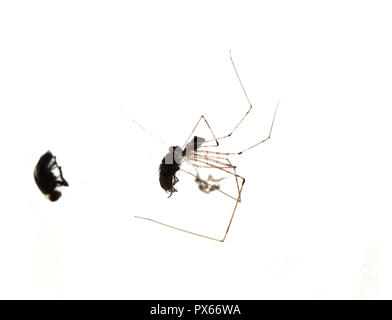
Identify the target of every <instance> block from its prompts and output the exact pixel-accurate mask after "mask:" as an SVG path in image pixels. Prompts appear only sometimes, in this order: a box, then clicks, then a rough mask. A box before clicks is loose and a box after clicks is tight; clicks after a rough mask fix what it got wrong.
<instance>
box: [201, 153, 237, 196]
mask: <svg viewBox="0 0 392 320" xmlns="http://www.w3.org/2000/svg"><path fill="white" fill-rule="evenodd" d="M195 155H196V157H197V158H202V159H204V160H207V161H212V162H214V163H218V164H223V165H225V164H224V163H223V162H221V161H219V160H216V159H222V160H225V161H226V167H225V168H231V169H232V170H233V173H234V177H235V182H236V185H237V191H238V193H239V192H240V186H239V183H238V177H239V176H238V175H237V172H236V166H233V165H232V164H231V162H230V160H229V158H224V157H219V156H206V155H203V154H202V155H200V154H198V153H197V152H195ZM195 160H196V159H195ZM239 201H240V202H241V198H240V200H239Z"/></svg>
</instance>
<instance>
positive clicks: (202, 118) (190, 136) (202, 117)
mask: <svg viewBox="0 0 392 320" xmlns="http://www.w3.org/2000/svg"><path fill="white" fill-rule="evenodd" d="M201 120H204V122H205V123H206V125H207V127H208V129H210V131H211V134H212V136H213V137H214V140H210V141H215V143H216V145H212V146H211V147H217V146H219V142H218V141H217V139H216V137H215V134H214V132H213V131H212V129H211V126H210V124H209V123H208V121H207V119H206V117H205V116H204V115H202V116H201V117H200V118H199V120H198V121H197V122H196V125H195V127H194V128H193V130H192V132H191V134H190V135H189V137H188V139H186V142H185V143H184V145H183V147H182V148H183V149H184V148H185V146H186V144H187V143H188V141H189V139H191V138H192V135H193V133H194V132H195V130H196V128H197V127H198V125H199V124H200V121H201Z"/></svg>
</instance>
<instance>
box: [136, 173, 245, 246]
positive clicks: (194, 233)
mask: <svg viewBox="0 0 392 320" xmlns="http://www.w3.org/2000/svg"><path fill="white" fill-rule="evenodd" d="M208 168H217V169H220V168H219V167H216V166H213V167H212V166H209V167H208ZM180 170H181V171H184V172H186V173H188V174H190V175H191V176H193V177H195V178H197V176H196V175H194V174H193V173H191V172H188V171H186V170H183V169H180ZM221 170H223V171H225V172H228V173H230V172H229V171H226V170H224V169H221ZM241 178H242V179H243V180H242V184H241V187H240V189H239V192H238V197H237V198H234V197H232V196H230V195H229V194H227V193H225V192H224V191H222V190H220V189H217V190H216V191H219V192H221V193H223V194H226V195H227V196H229V197H230V198H232V199H234V200H235V205H234V209H233V212H232V214H231V216H230V220H229V223H228V225H227V228H226V231H225V234H224V236H223V238H222V239H218V238H213V237H210V236H206V235H204V234H200V233H196V232H193V231H189V230H186V229H182V228H178V227H175V226H172V225H170V224H166V223H163V222H160V221H157V220H154V219H150V218H146V217H140V216H135V218H138V219H144V220H148V221H151V222H155V223H157V224H160V225H162V226H165V227H168V228H172V229H175V230H178V231H182V232H185V233H189V234H192V235H195V236H198V237H201V238H205V239H210V240H215V241H219V242H224V241H225V240H226V238H227V234H228V233H229V230H230V226H231V223H232V222H233V218H234V214H235V212H236V210H237V207H238V203H239V202H240V198H241V193H242V188H243V187H244V183H245V178H243V177H241ZM207 184H208V183H207Z"/></svg>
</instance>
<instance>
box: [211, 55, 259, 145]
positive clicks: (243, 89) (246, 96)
mask: <svg viewBox="0 0 392 320" xmlns="http://www.w3.org/2000/svg"><path fill="white" fill-rule="evenodd" d="M230 61H231V64H232V66H233V69H234V72H235V74H236V76H237V79H238V82H239V83H240V85H241V88H242V91H243V92H244V95H245V98H246V100H247V101H248V104H249V108H248V110H247V111H246V113H245V114H244V116H243V117H242V118H241V120H240V121H239V122H238V123H237V124H236V125H235V127H234V129H233V130H231V131H230V133H229V134H226V135H225V136H223V137H219V138H216V139H215V141H216V143H217V144H218V145H219V142H218V140H222V139H225V138H228V137H230V136H231V135H232V134H233V133H234V131H236V130H237V128H238V127H239V126H240V124H241V123H242V121H244V119H245V118H246V117H247V115H248V114H249V113H250V111H251V110H252V108H253V106H252V103H251V102H250V99H249V97H248V94H247V93H246V90H245V87H244V85H243V83H242V81H241V78H240V75H239V74H238V71H237V68H236V66H235V64H234V60H233V57H232V56H231V50H230ZM214 138H215V137H214ZM211 141H212V140H209V141H206V142H211Z"/></svg>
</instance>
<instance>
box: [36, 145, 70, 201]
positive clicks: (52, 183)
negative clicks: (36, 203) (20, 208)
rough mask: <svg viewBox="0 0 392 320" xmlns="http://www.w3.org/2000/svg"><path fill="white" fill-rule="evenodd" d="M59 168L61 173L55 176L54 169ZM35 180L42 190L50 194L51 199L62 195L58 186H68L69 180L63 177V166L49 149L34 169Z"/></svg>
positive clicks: (54, 199) (53, 199) (45, 193)
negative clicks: (60, 165)
mask: <svg viewBox="0 0 392 320" xmlns="http://www.w3.org/2000/svg"><path fill="white" fill-rule="evenodd" d="M55 169H58V170H59V173H60V174H59V175H58V176H55V175H54V173H53V170H55ZM34 180H35V183H36V184H37V186H38V188H39V189H40V190H41V192H42V193H43V194H44V195H46V196H48V198H49V200H50V201H57V200H58V199H59V198H60V197H61V192H60V191H59V190H57V188H58V187H60V186H64V187H68V182H67V181H65V179H64V177H63V172H62V170H61V167H59V165H58V164H57V162H56V157H55V156H54V155H53V154H52V153H51V152H50V151H47V152H46V153H45V154H43V155H42V156H41V157H40V159H39V160H38V163H37V165H36V166H35V169H34Z"/></svg>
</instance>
